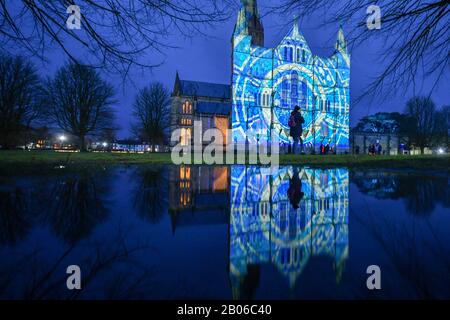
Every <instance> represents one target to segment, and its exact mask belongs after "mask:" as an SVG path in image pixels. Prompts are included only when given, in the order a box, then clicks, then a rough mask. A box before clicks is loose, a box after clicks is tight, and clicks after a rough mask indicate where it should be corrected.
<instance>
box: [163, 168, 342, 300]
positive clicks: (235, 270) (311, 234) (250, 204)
mask: <svg viewBox="0 0 450 320" xmlns="http://www.w3.org/2000/svg"><path fill="white" fill-rule="evenodd" d="M264 170H265V169H264V168H261V167H256V166H232V167H202V166H184V167H183V166H182V167H173V169H172V170H171V183H170V196H169V198H170V210H169V211H170V214H171V217H172V223H173V228H174V230H175V228H176V227H179V226H183V225H186V224H189V225H192V224H211V223H214V224H217V223H220V224H224V223H229V243H228V244H229V276H230V282H231V286H232V291H233V297H234V298H250V295H251V294H250V293H249V292H248V291H249V290H250V291H252V287H255V286H256V285H257V282H258V281H259V279H258V278H259V267H258V266H259V265H261V264H273V265H274V266H275V267H276V269H277V270H278V271H279V272H280V273H281V274H282V275H283V276H284V277H285V278H286V280H287V283H288V284H289V286H290V287H291V288H292V287H294V286H295V284H296V281H297V279H298V277H299V276H300V274H301V273H302V271H303V270H304V268H305V266H306V265H307V264H308V261H309V259H310V257H312V256H328V257H331V258H332V259H333V260H334V263H333V267H334V270H335V272H336V281H339V280H340V278H341V276H342V272H343V269H344V264H345V261H346V259H347V256H348V170H347V169H312V168H293V167H291V166H286V167H280V169H279V170H278V172H277V173H276V174H274V175H268V174H265V172H264ZM294 207H296V208H297V209H294ZM228 213H229V217H228ZM224 214H225V216H224Z"/></svg>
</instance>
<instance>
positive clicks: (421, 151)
mask: <svg viewBox="0 0 450 320" xmlns="http://www.w3.org/2000/svg"><path fill="white" fill-rule="evenodd" d="M424 153H425V147H424V146H420V154H424Z"/></svg>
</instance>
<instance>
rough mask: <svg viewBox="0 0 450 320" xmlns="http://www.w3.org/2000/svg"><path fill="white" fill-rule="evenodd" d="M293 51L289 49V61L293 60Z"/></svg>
mask: <svg viewBox="0 0 450 320" xmlns="http://www.w3.org/2000/svg"><path fill="white" fill-rule="evenodd" d="M293 55H294V49H293V48H292V47H290V48H289V61H294V59H293Z"/></svg>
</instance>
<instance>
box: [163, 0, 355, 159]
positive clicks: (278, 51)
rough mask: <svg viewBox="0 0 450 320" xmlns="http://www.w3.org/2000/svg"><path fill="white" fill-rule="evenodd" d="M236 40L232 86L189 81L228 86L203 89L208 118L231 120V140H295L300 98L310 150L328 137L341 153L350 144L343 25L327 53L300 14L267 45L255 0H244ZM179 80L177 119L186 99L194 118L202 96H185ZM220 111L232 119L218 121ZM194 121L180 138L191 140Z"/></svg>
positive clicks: (247, 142)
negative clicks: (293, 119)
mask: <svg viewBox="0 0 450 320" xmlns="http://www.w3.org/2000/svg"><path fill="white" fill-rule="evenodd" d="M231 45H232V77H231V86H227V85H217V84H207V83H204V82H195V83H194V82H192V83H191V85H194V86H197V87H199V88H200V87H201V88H203V89H202V90H203V91H206V90H205V88H208V87H209V88H210V89H211V87H217V86H222V87H221V88H222V89H223V90H225V91H226V90H227V87H228V88H229V90H230V93H229V94H228V95H226V94H222V95H221V97H219V98H220V99H219V100H218V97H217V94H211V97H209V96H203V97H201V99H202V100H203V102H208V113H207V114H208V116H207V119H209V120H207V121H206V122H207V123H210V124H212V127H214V126H215V123H219V125H221V127H220V129H221V130H223V129H224V125H228V129H231V130H232V134H231V138H232V140H233V141H229V142H233V143H235V144H245V145H255V144H262V143H267V144H269V143H270V142H271V138H272V137H273V136H274V135H276V137H277V138H278V141H279V143H280V144H281V145H287V144H289V143H290V142H292V140H291V138H290V137H289V126H288V119H289V116H290V113H291V111H292V110H293V108H294V106H296V105H298V106H299V107H300V108H301V112H302V115H303V117H304V119H305V123H304V125H303V135H302V138H303V142H304V146H305V150H306V151H307V152H310V153H315V152H318V150H319V147H320V145H326V144H328V145H329V146H330V147H331V148H332V149H333V151H335V152H337V153H345V152H348V150H349V105H350V93H349V85H350V55H349V53H348V52H347V45H346V41H345V38H344V33H343V30H342V28H340V29H339V32H338V37H337V41H336V44H335V48H334V52H333V54H332V55H331V56H330V57H327V58H323V57H319V56H317V55H314V54H313V53H312V52H311V49H310V48H309V46H308V44H307V42H306V40H305V38H304V36H303V35H302V33H301V32H300V30H299V28H298V25H297V22H295V23H294V25H293V26H292V28H291V29H290V31H289V32H288V34H287V35H286V36H285V37H284V38H283V40H282V41H281V42H280V44H279V45H278V46H276V47H273V48H267V47H265V46H264V27H263V24H262V22H261V18H260V15H259V12H258V6H257V2H256V0H242V6H241V9H240V11H239V13H238V18H237V22H236V25H235V28H234V31H233V36H232V41H231ZM177 82H178V85H177ZM179 87H180V80H179V79H178V76H177V80H176V83H175V89H174V93H173V95H172V96H173V97H174V98H175V99H174V101H175V102H173V103H172V125H175V126H177V127H179V126H180V119H179V114H181V113H182V112H181V111H182V108H183V103H185V102H186V101H187V102H186V103H188V104H192V105H193V108H192V115H193V118H196V117H198V116H197V113H198V111H197V109H198V103H197V102H196V101H197V100H198V97H196V96H195V94H192V95H191V96H189V95H184V96H181V95H180V90H178V91H177V88H178V89H179ZM210 91H211V92H214V90H210ZM174 103H175V104H176V105H175V104H174ZM216 103H220V105H218V104H216ZM203 105H205V103H203ZM226 106H228V109H227V107H226ZM215 107H217V108H218V109H217V111H216V110H215V109H214V108H215ZM203 114H205V113H203ZM220 117H222V119H223V117H227V121H225V120H222V121H219V122H217V120H216V119H219V118H220ZM203 121H205V120H203ZM191 125H192V124H191V122H189V125H181V126H183V127H186V130H187V131H186V132H189V135H188V134H186V135H187V137H184V138H183V137H182V138H181V139H182V140H183V139H184V141H185V142H186V141H187V140H189V139H191V136H190V130H192V129H190V128H189V126H191ZM172 128H173V129H174V127H172ZM206 129H207V128H204V130H206ZM282 150H283V149H282Z"/></svg>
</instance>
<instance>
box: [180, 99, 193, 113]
mask: <svg viewBox="0 0 450 320" xmlns="http://www.w3.org/2000/svg"><path fill="white" fill-rule="evenodd" d="M181 113H183V114H191V113H192V102H190V101H189V100H186V101H184V103H183V104H182V106H181Z"/></svg>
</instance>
